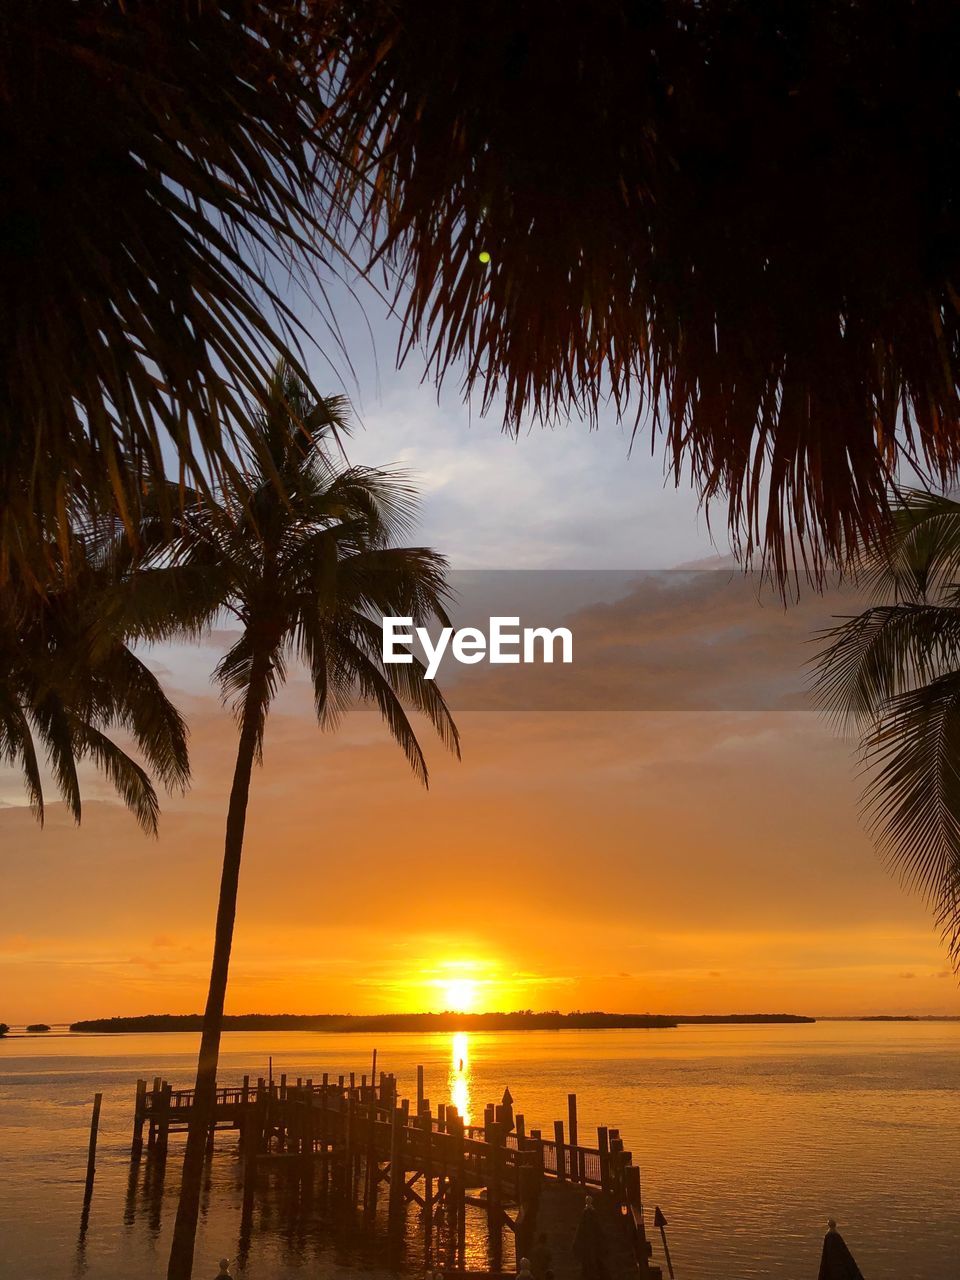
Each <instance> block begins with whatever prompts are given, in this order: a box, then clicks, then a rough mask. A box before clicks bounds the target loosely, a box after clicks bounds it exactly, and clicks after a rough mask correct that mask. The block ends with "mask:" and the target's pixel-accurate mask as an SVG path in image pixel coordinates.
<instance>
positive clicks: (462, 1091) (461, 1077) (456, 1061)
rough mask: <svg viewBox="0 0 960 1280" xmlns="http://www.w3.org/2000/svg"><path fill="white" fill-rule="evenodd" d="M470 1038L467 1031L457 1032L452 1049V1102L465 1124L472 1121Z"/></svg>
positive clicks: (450, 1078)
mask: <svg viewBox="0 0 960 1280" xmlns="http://www.w3.org/2000/svg"><path fill="white" fill-rule="evenodd" d="M469 1049H470V1037H469V1035H468V1034H467V1032H466V1031H455V1032H454V1033H453V1040H452V1043H451V1047H450V1077H449V1087H450V1101H451V1102H452V1103H453V1105H454V1106H455V1107H456V1108H457V1111H458V1113H459V1115H460V1117H461V1119H462V1120H463V1122H464V1124H471V1123H472V1121H471V1119H470V1053H469Z"/></svg>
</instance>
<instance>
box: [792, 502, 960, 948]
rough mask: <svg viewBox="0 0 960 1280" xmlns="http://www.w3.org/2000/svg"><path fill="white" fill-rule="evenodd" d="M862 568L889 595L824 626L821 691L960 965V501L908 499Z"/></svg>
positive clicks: (880, 821) (900, 867)
mask: <svg viewBox="0 0 960 1280" xmlns="http://www.w3.org/2000/svg"><path fill="white" fill-rule="evenodd" d="M860 569H861V573H862V576H863V580H864V583H865V585H867V586H868V587H869V588H870V589H871V590H872V591H873V593H874V594H875V595H876V596H877V599H878V601H879V602H878V603H877V604H875V605H872V606H871V607H870V608H868V609H865V610H864V611H863V612H862V613H860V614H859V615H858V616H856V617H852V618H848V619H845V620H844V621H843V622H842V623H840V624H839V625H838V626H837V627H835V628H833V629H832V630H831V631H829V632H827V633H826V635H825V637H824V640H825V643H824V646H823V648H822V650H821V652H820V653H819V655H818V657H817V659H816V683H815V687H816V692H817V695H818V697H819V699H820V702H821V704H822V705H823V706H824V707H825V708H826V709H827V710H828V711H829V712H830V713H831V714H832V715H833V716H834V717H835V719H836V720H837V722H838V723H839V724H840V725H841V726H851V727H853V728H855V729H857V730H858V731H859V733H860V735H861V745H862V753H863V756H864V760H865V763H866V766H867V768H868V770H869V772H870V775H871V776H870V781H869V783H868V785H867V789H866V792H865V795H864V802H865V807H866V811H867V815H868V820H869V825H870V829H871V831H872V833H873V834H874V836H875V839H876V841H877V843H878V845H879V848H880V850H881V852H882V854H883V855H884V856H885V857H886V858H887V859H888V860H889V862H890V863H891V864H892V866H893V868H894V869H895V871H896V872H898V873H899V876H900V879H901V881H902V882H903V883H905V884H910V885H913V886H916V887H917V888H918V889H919V890H920V891H921V892H922V893H923V894H924V895H925V897H926V898H927V900H928V901H929V902H930V904H931V905H932V907H933V909H934V912H935V916H936V920H937V923H938V925H939V927H940V929H941V930H942V934H943V938H944V941H945V942H946V944H947V946H948V948H949V952H950V957H951V960H952V961H953V965H954V967H955V968H956V969H960V503H958V502H955V501H953V500H952V499H950V498H945V497H941V496H938V495H934V494H930V493H925V492H909V493H906V494H904V495H903V497H902V498H901V499H900V500H899V501H898V502H897V504H896V507H895V511H894V520H893V526H892V529H891V532H890V533H889V535H888V536H887V538H886V539H885V540H884V541H883V542H882V544H881V545H880V546H879V548H877V549H876V550H874V551H869V550H867V551H864V552H863V553H862V554H861V557H860Z"/></svg>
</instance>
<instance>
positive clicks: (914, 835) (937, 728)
mask: <svg viewBox="0 0 960 1280" xmlns="http://www.w3.org/2000/svg"><path fill="white" fill-rule="evenodd" d="M865 756H866V760H867V763H868V765H869V766H870V768H871V769H872V771H873V774H874V776H873V778H872V780H871V782H870V784H869V786H868V788H867V791H866V793H865V802H866V805H867V812H868V815H869V819H870V829H871V831H872V833H873V834H874V836H875V838H876V840H877V843H878V845H879V847H880V849H881V851H882V852H883V854H884V856H885V857H886V858H887V860H888V861H889V862H890V863H891V865H892V866H893V867H894V868H895V870H896V871H897V872H898V873H899V875H900V878H901V880H902V882H903V883H904V884H906V885H910V886H911V887H915V888H918V889H919V890H920V891H921V892H922V893H923V894H924V896H925V897H926V899H927V900H928V901H929V902H930V903H931V905H932V906H933V908H934V910H935V912H936V918H937V922H938V924H939V926H940V928H941V930H942V933H943V937H944V940H945V942H946V943H947V945H948V947H949V950H950V955H951V957H952V959H953V960H954V962H955V963H957V962H960V672H951V673H950V674H948V675H943V676H940V677H938V678H937V679H935V680H932V681H930V682H929V683H928V684H924V685H922V686H921V687H919V688H917V689H912V690H909V691H907V692H905V693H902V694H899V695H898V696H897V697H894V698H891V699H890V700H889V702H888V704H887V707H886V709H885V711H884V713H883V715H882V716H881V718H880V719H879V721H878V723H877V726H876V729H875V730H874V732H873V733H872V734H871V735H870V736H869V737H868V739H867V740H866V743H865Z"/></svg>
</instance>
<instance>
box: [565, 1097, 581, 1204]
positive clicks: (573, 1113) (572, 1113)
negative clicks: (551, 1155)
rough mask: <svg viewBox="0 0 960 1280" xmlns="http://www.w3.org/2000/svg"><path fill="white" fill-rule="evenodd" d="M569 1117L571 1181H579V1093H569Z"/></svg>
mask: <svg viewBox="0 0 960 1280" xmlns="http://www.w3.org/2000/svg"><path fill="white" fill-rule="evenodd" d="M567 1119H568V1121H569V1126H570V1127H569V1129H568V1133H569V1136H570V1181H571V1182H579V1181H580V1180H581V1179H580V1153H579V1151H578V1150H577V1148H578V1146H579V1145H580V1144H579V1142H578V1141H577V1138H578V1133H577V1095H576V1094H575V1093H568V1094H567Z"/></svg>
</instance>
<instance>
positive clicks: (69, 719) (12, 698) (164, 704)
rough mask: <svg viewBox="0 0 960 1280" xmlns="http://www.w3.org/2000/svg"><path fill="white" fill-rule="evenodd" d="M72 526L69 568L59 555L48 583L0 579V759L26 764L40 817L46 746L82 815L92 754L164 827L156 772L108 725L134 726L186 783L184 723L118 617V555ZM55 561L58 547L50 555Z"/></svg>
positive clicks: (154, 760)
mask: <svg viewBox="0 0 960 1280" xmlns="http://www.w3.org/2000/svg"><path fill="white" fill-rule="evenodd" d="M72 536H73V541H74V548H73V553H72V555H71V560H70V566H69V570H67V569H66V568H65V565H64V563H63V561H62V560H61V561H60V571H59V574H58V576H57V579H56V580H55V581H49V580H48V582H47V589H46V590H45V591H44V593H42V594H38V593H36V592H34V591H33V590H31V589H29V588H26V589H23V586H22V583H20V584H18V583H17V582H15V581H11V580H10V579H8V581H7V584H6V585H5V586H4V587H2V588H0V760H2V761H4V762H5V763H7V764H16V765H18V766H19V767H20V769H21V770H22V772H23V776H24V781H25V784H26V789H27V794H28V796H29V800H30V805H31V808H32V809H33V811H34V813H35V814H36V817H37V819H38V821H39V822H40V823H41V824H42V823H43V818H44V792H43V768H42V765H41V760H42V758H43V756H44V755H45V756H46V760H47V763H48V765H49V768H50V770H51V772H52V774H53V777H54V780H55V782H56V785H57V788H58V790H59V792H60V795H61V796H62V798H63V800H64V801H65V803H66V805H67V807H68V809H69V811H70V813H72V815H73V817H74V819H75V820H76V821H77V822H79V821H80V817H81V792H80V780H79V775H78V771H77V766H78V764H79V763H80V762H82V761H84V760H89V761H92V763H93V764H94V765H95V766H96V767H97V768H98V769H100V770H101V771H102V772H103V773H104V774H105V775H106V776H107V778H109V780H110V781H111V782H112V783H113V785H114V787H115V788H116V790H117V792H118V793H119V795H120V797H121V799H122V800H123V802H124V804H126V805H127V807H128V808H129V809H131V810H132V811H133V813H134V814H135V815H136V818H137V821H138V822H139V823H140V825H141V826H142V827H143V828H144V830H146V831H148V832H151V833H156V829H157V819H158V816H159V806H158V803H157V795H156V792H155V790H154V787H153V784H152V782H151V780H150V777H149V775H148V773H147V771H146V769H144V768H143V766H142V765H140V764H139V763H138V762H137V761H136V760H135V759H133V757H132V756H130V755H129V754H128V753H127V752H126V751H124V750H123V749H122V748H121V747H119V746H118V745H117V744H116V743H115V742H114V741H113V740H112V738H111V737H110V736H108V734H109V731H111V730H116V729H119V730H122V731H124V732H126V733H128V734H130V735H131V736H132V737H133V739H134V742H135V743H136V745H137V747H138V748H139V750H140V753H141V755H142V757H143V759H144V761H145V762H146V764H147V766H148V768H149V769H150V770H152V772H153V773H154V774H155V775H156V776H157V777H158V778H159V779H160V780H161V781H162V782H163V783H164V784H165V785H166V786H167V787H168V788H171V789H172V788H177V789H183V788H184V787H185V786H186V784H187V781H188V778H189V765H188V761H187V735H186V726H185V725H184V722H183V720H182V719H181V717H180V715H179V713H178V712H177V710H176V708H175V707H174V706H173V705H172V703H171V702H170V701H169V699H168V698H167V697H166V695H165V694H164V692H163V690H162V688H161V686H160V683H159V681H158V680H157V678H156V676H155V675H154V674H153V672H152V671H150V669H149V668H148V667H147V666H146V665H145V663H144V662H143V661H142V660H141V659H140V658H139V657H137V655H136V654H135V653H134V652H133V650H132V649H131V648H130V647H129V645H128V643H127V633H126V631H125V629H124V628H123V627H122V626H120V625H119V624H118V621H117V618H118V614H117V611H116V609H115V608H114V607H113V604H112V601H113V600H114V598H115V593H116V590H117V583H116V575H115V572H114V569H113V567H112V565H111V564H110V562H109V561H108V560H105V559H104V557H103V554H102V549H99V548H98V547H97V546H96V545H94V544H93V543H92V542H90V541H89V540H88V539H85V538H84V537H83V536H82V535H81V534H79V533H78V532H77V531H76V530H74V531H73V535H72ZM56 562H57V551H56V549H51V550H50V553H49V556H48V563H49V564H53V563H56ZM38 748H39V749H38Z"/></svg>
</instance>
